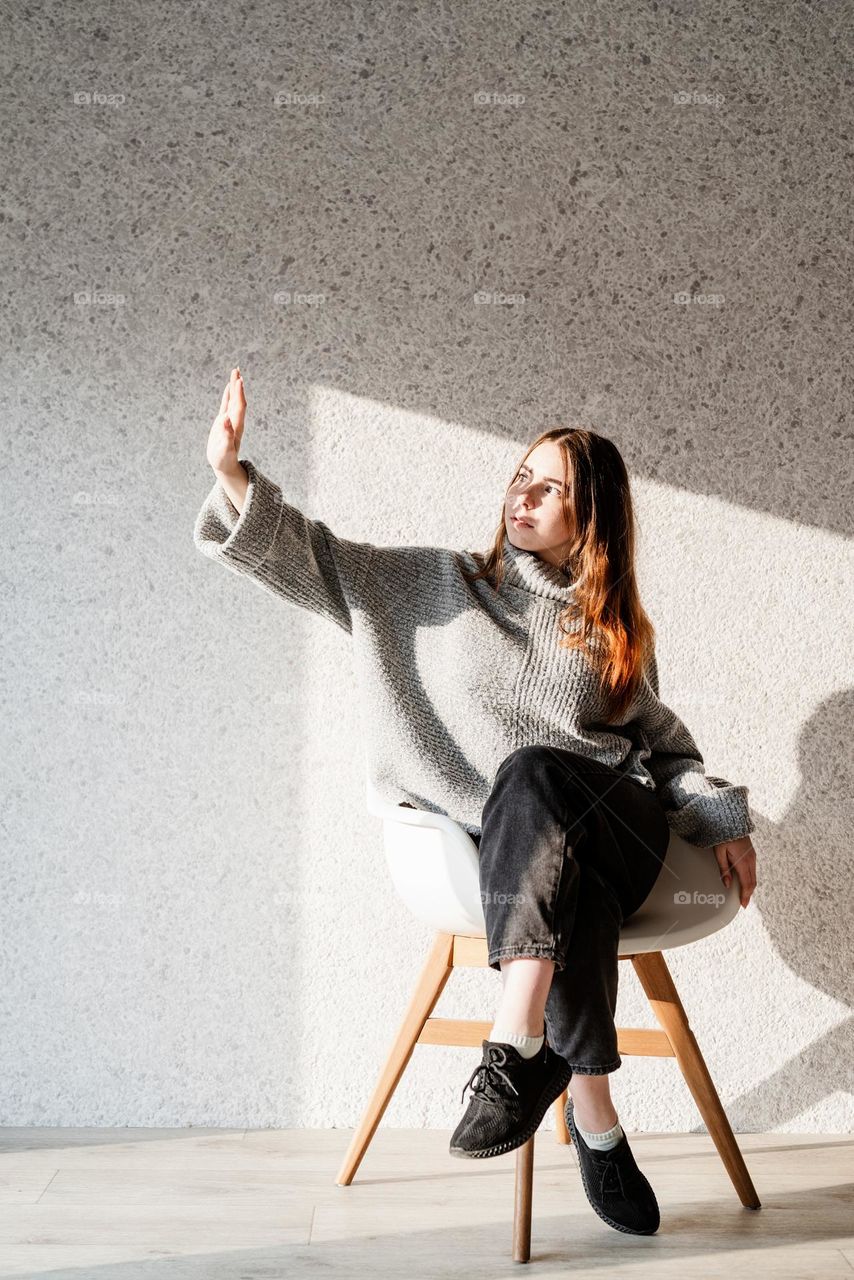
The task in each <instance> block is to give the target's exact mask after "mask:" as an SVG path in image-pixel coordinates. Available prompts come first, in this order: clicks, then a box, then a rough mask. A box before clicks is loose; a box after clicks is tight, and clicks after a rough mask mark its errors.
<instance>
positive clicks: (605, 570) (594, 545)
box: [194, 368, 756, 1234]
mask: <svg viewBox="0 0 854 1280" xmlns="http://www.w3.org/2000/svg"><path fill="white" fill-rule="evenodd" d="M245 414H246V396H245V390H244V386H243V379H242V377H241V374H240V370H239V368H235V369H234V370H232V374H231V377H230V379H229V382H228V383H227V384H226V387H225V390H224V391H223V396H222V401H221V404H220V410H219V413H218V415H217V417H216V418H215V420H214V422H213V425H212V427H211V430H210V436H209V439H208V447H207V459H208V462H209V463H210V465H211V467H212V468H213V471H214V475H215V477H216V482H215V484H214V486H213V488H212V490H211V492H210V493H209V494H208V497H207V498H206V499H205V502H204V504H203V506H202V509H201V510H200V512H199V515H198V517H197V520H196V524H195V529H194V540H195V543H196V546H197V547H198V548H199V550H200V551H202V552H203V553H204V554H205V555H207V556H210V557H211V558H212V559H214V560H217V561H219V562H220V563H221V564H223V565H225V566H226V567H227V568H229V569H231V570H232V571H234V572H236V573H241V574H245V575H248V576H249V577H251V578H252V579H253V580H254V581H255V582H256V583H257V584H258V585H259V586H261V587H262V588H263V589H264V590H265V591H267V592H269V593H271V594H272V595H274V596H276V597H277V598H279V599H280V600H284V601H286V602H288V603H290V604H294V605H298V606H300V607H303V608H307V609H309V610H311V611H312V612H314V613H317V614H319V615H321V616H324V617H326V618H328V619H329V620H330V621H333V622H335V623H336V624H337V625H338V626H340V627H341V628H342V629H343V630H345V631H346V632H347V633H348V634H349V635H350V636H351V637H352V640H353V657H354V667H355V670H356V674H357V677H358V693H359V696H360V698H361V705H362V714H363V717H364V727H365V741H366V750H367V757H368V764H369V768H370V775H371V778H372V781H373V783H374V785H375V786H376V787H377V789H378V791H379V792H380V793H381V794H382V795H384V796H385V797H386V798H388V799H390V800H393V801H394V802H396V803H398V804H407V805H410V806H413V805H414V806H415V807H419V808H423V809H427V810H429V811H431V812H439V813H444V814H448V815H449V816H450V817H452V818H453V819H455V820H456V821H457V822H459V823H460V825H462V826H463V827H465V828H466V830H468V831H469V833H470V834H471V836H472V838H473V839H474V840H475V842H476V843H478V846H479V865H480V883H481V892H482V897H483V908H484V916H485V920H486V931H487V944H488V959H489V964H490V967H492V968H494V969H497V970H499V971H500V973H501V977H502V998H501V1001H500V1004H499V1008H498V1012H497V1015H496V1018H495V1022H494V1024H493V1027H492V1030H491V1032H490V1038H489V1039H488V1040H484V1041H483V1045H482V1050H483V1052H482V1058H481V1062H480V1063H479V1064H478V1066H477V1067H476V1068H475V1070H474V1072H473V1073H472V1076H471V1077H470V1079H469V1081H467V1083H466V1085H465V1086H464V1087H463V1094H465V1089H466V1088H467V1087H469V1086H471V1089H472V1096H471V1099H470V1101H469V1105H468V1108H467V1110H466V1112H465V1114H464V1115H463V1117H462V1119H461V1121H460V1123H459V1125H458V1126H457V1128H456V1130H455V1131H454V1134H453V1136H452V1139H451V1145H450V1150H451V1153H452V1154H453V1155H457V1156H463V1157H467V1158H471V1157H476V1158H483V1157H489V1156H493V1155H498V1154H501V1153H504V1152H506V1151H510V1150H513V1149H514V1148H515V1147H518V1146H520V1145H521V1144H522V1143H523V1142H525V1141H527V1140H528V1138H530V1137H531V1135H532V1134H533V1133H534V1132H535V1131H536V1129H537V1127H538V1126H539V1124H540V1122H541V1121H542V1119H543V1116H544V1115H545V1112H546V1110H547V1109H548V1107H549V1106H550V1104H551V1103H552V1102H553V1101H554V1100H555V1099H556V1098H557V1097H558V1096H559V1095H560V1094H561V1093H562V1092H563V1090H564V1089H565V1088H567V1086H568V1088H569V1092H570V1095H571V1096H570V1098H569V1101H568V1102H567V1108H566V1118H567V1124H568V1125H569V1128H570V1132H571V1135H572V1138H573V1142H574V1144H575V1147H576V1151H577V1154H578V1159H579V1163H580V1166H581V1172H582V1180H583V1184H584V1189H585V1192H586V1194H587V1196H588V1199H589V1200H590V1203H591V1205H592V1207H593V1208H594V1209H595V1211H596V1212H597V1213H598V1214H599V1216H600V1217H601V1218H602V1219H603V1220H604V1221H605V1222H607V1223H608V1224H609V1225H610V1226H612V1227H614V1228H616V1229H617V1230H620V1231H629V1232H633V1233H637V1234H651V1233H652V1232H654V1231H656V1230H657V1228H658V1225H659V1210H658V1205H657V1202H656V1198H655V1195H654V1192H653V1191H652V1188H651V1187H650V1185H649V1183H648V1181H647V1180H646V1178H645V1177H644V1175H643V1174H642V1173H641V1172H640V1170H639V1169H638V1167H637V1164H636V1163H635V1161H634V1157H633V1155H632V1152H631V1150H630V1148H629V1144H628V1140H627V1138H626V1135H625V1134H624V1133H623V1130H622V1127H621V1126H620V1123H619V1118H618V1116H617V1113H616V1110H615V1108H614V1104H613V1101H612V1099H611V1094H610V1087H609V1075H610V1074H611V1073H612V1072H614V1071H615V1070H617V1069H618V1068H619V1067H620V1066H621V1060H620V1057H619V1055H618V1053H617V1037H616V1030H615V1026H614V1013H615V1009H616V995H617V971H618V962H617V953H618V942H619V933H620V928H621V925H622V923H623V921H624V920H625V919H627V918H628V917H629V916H630V915H631V914H632V913H633V912H634V911H636V910H637V909H638V908H639V907H640V906H641V904H642V903H643V902H644V900H645V899H646V897H647V896H648V894H649V892H650V890H651V889H652V886H653V884H654V883H655V879H656V877H657V875H658V872H659V871H660V869H661V865H662V860H663V858H664V854H665V852H666V849H667V843H668V839H669V833H670V830H671V829H672V830H675V831H676V832H678V833H679V834H680V835H682V836H683V838H685V839H686V840H688V841H689V842H691V843H692V844H695V845H697V846H699V847H701V848H709V847H712V848H713V849H714V854H715V857H716V859H717V862H718V865H719V867H720V870H721V875H722V879H723V882H724V884H725V885H726V886H729V884H730V881H731V876H732V874H733V873H734V874H735V875H736V876H737V877H738V880H739V886H740V896H741V904H742V906H745V907H746V906H747V904H748V902H749V900H750V897H751V894H752V892H753V889H754V887H755V883H756V876H755V851H754V849H753V846H752V843H751V841H750V838H749V833H750V832H751V831H753V830H754V829H755V826H754V823H753V821H752V818H751V815H750V811H749V808H748V804H747V788H746V787H744V786H734V785H732V784H730V783H728V782H727V781H726V780H725V779H722V778H713V777H709V776H707V775H706V773H705V771H704V767H703V758H702V756H701V754H700V752H699V750H698V749H697V745H696V743H695V742H694V739H693V738H692V737H691V734H690V733H689V732H688V730H687V728H686V727H685V725H684V724H683V722H682V721H681V720H680V719H679V717H678V716H677V715H676V714H675V713H674V712H673V711H671V710H670V708H669V707H667V706H666V705H665V704H664V703H663V702H662V701H661V699H660V698H659V688H658V671H657V666H656V658H655V643H654V636H655V633H654V628H653V626H652V623H651V621H650V619H649V618H648V616H647V614H646V613H645V611H644V609H643V607H642V605H641V603H640V599H639V596H638V591H637V585H636V580H635V569H634V543H635V533H634V516H633V508H632V500H631V494H630V488H629V480H628V476H627V473H626V469H625V465H624V463H623V460H622V457H621V456H620V453H619V451H618V450H617V448H616V447H615V445H614V444H613V443H612V442H611V441H609V440H607V439H606V438H604V437H602V436H599V435H597V434H596V433H595V432H592V431H584V430H580V429H574V428H565V429H564V428H556V429H554V430H552V431H547V432H545V433H544V434H543V435H541V436H540V437H539V438H538V439H537V440H536V441H534V443H533V444H532V445H531V446H530V447H529V449H528V451H527V453H526V454H525V457H524V458H523V460H522V463H521V464H520V466H519V467H518V468H517V470H516V472H515V474H514V476H513V479H512V481H511V483H510V485H509V487H508V489H507V491H506V493H505V495H504V499H503V508H502V515H501V520H500V522H499V525H498V528H497V530H496V535H495V538H494V541H493V544H492V547H491V549H490V551H489V553H488V554H486V555H482V554H480V553H478V552H469V551H458V550H449V549H445V548H442V547H422V546H415V547H407V546H405V547H385V546H376V545H374V544H372V543H368V542H355V541H352V540H349V539H345V538H340V537H338V536H336V535H335V534H334V533H333V532H332V530H330V529H329V527H328V526H327V525H326V524H324V523H323V522H322V521H319V520H310V519H308V518H307V517H306V516H304V515H303V514H302V513H301V512H300V511H299V510H298V509H297V508H296V507H295V506H293V505H292V504H291V503H289V502H287V501H286V499H285V498H284V496H283V494H282V491H281V489H280V488H279V486H278V485H276V484H275V483H274V482H273V481H272V480H270V479H269V478H268V477H267V476H265V475H264V473H263V472H261V471H259V470H258V468H257V467H256V466H255V465H254V463H252V462H251V461H249V460H247V459H243V461H242V462H241V461H239V460H238V457H239V451H240V444H241V440H242V436H243V430H244V422H245ZM685 910H690V904H689V905H688V906H686V907H685Z"/></svg>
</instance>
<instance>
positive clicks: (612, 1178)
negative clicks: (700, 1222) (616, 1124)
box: [564, 1098, 661, 1236]
mask: <svg viewBox="0 0 854 1280" xmlns="http://www.w3.org/2000/svg"><path fill="white" fill-rule="evenodd" d="M572 1111H573V1108H572V1098H569V1099H568V1100H567V1103H566V1106H565V1107H564V1117H565V1119H566V1127H567V1128H568V1129H569V1132H570V1136H571V1137H572V1141H573V1143H574V1145H575V1150H576V1154H577V1156H578V1164H579V1166H580V1168H581V1182H582V1185H583V1187H584V1191H585V1194H586V1196H587V1199H588V1200H589V1201H590V1203H591V1205H592V1206H593V1208H594V1209H595V1211H596V1212H597V1213H598V1214H599V1217H600V1218H601V1219H602V1221H603V1222H607V1224H608V1226H609V1227H614V1228H615V1229H616V1230H617V1231H628V1232H630V1233H631V1234H632V1235H636V1236H651V1235H654V1234H655V1232H656V1231H657V1230H658V1227H659V1223H660V1222H661V1217H660V1214H659V1211H658V1201H657V1200H656V1198H655V1192H654V1191H653V1189H652V1187H651V1186H650V1185H649V1183H648V1182H647V1180H646V1178H645V1177H644V1175H643V1174H642V1173H641V1171H640V1169H639V1168H638V1167H637V1164H636V1163H635V1158H634V1156H633V1155H632V1151H631V1148H630V1146H629V1140H628V1138H627V1137H626V1135H625V1134H623V1136H622V1138H620V1141H619V1142H618V1143H617V1145H616V1146H615V1147H612V1148H611V1150H610V1151H596V1150H595V1149H594V1148H593V1147H588V1145H587V1143H586V1142H585V1141H584V1139H583V1138H582V1137H581V1135H580V1134H579V1132H578V1130H577V1128H576V1126H575V1122H574V1120H573V1114H572Z"/></svg>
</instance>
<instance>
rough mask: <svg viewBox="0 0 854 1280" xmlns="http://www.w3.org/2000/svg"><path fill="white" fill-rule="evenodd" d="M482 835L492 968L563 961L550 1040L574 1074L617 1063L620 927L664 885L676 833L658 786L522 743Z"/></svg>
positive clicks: (494, 793) (499, 775) (486, 811)
mask: <svg viewBox="0 0 854 1280" xmlns="http://www.w3.org/2000/svg"><path fill="white" fill-rule="evenodd" d="M473 838H474V840H475V842H476V843H477V844H478V849H479V857H480V891H481V899H482V901H483V911H484V916H485V919H486V937H487V944H488V948H489V965H490V967H491V968H493V969H498V970H499V971H500V968H501V964H500V962H501V960H502V958H505V957H508V956H542V957H545V958H547V959H551V960H554V962H555V969H554V977H553V979H552V985H551V989H550V991H549V996H548V1000H547V1002H546V1012H545V1023H546V1037H547V1039H548V1042H549V1044H550V1045H551V1047H552V1048H553V1049H554V1050H555V1051H556V1052H557V1053H558V1054H560V1055H561V1057H563V1058H565V1059H566V1060H567V1062H568V1063H569V1064H570V1066H571V1067H572V1070H573V1071H574V1072H575V1073H576V1074H577V1075H605V1074H607V1073H608V1072H611V1071H616V1070H617V1068H618V1067H620V1066H621V1065H622V1059H621V1058H620V1055H619V1053H618V1052H617V1031H616V1027H615V1024H614V1014H615V1012H616V1006H617V972H618V959H617V953H618V947H619V938H620V926H621V924H622V922H623V921H624V920H626V919H627V918H628V917H629V916H630V915H631V914H632V912H634V911H637V909H638V907H640V906H641V905H642V903H643V902H644V900H645V899H646V897H647V896H648V894H649V892H650V890H651V889H652V887H653V885H654V884H655V881H656V879H657V877H658V873H659V872H660V870H661V867H662V865H663V862H664V856H665V854H666V852H667V845H668V841H669V838H670V828H669V825H668V822H667V818H666V816H665V813H664V810H663V808H662V807H661V804H660V802H659V800H658V797H657V796H656V794H655V792H654V791H653V790H652V789H651V788H647V787H645V786H644V784H643V783H641V782H638V781H637V780H636V779H634V778H630V777H629V776H628V775H627V774H625V773H622V772H620V771H619V770H617V769H613V768H611V766H610V765H606V764H600V763H599V761H597V760H591V759H589V758H588V757H587V756H582V755H579V754H577V753H576V752H574V751H565V750H562V749H561V748H554V747H544V746H537V745H533V746H525V747H519V748H517V750H515V751H511V753H510V755H508V756H506V757H505V758H504V760H502V762H501V764H500V765H499V766H498V770H497V772H496V775H495V781H494V783H493V786H492V790H491V791H490V794H489V796H488V797H487V800H486V804H485V805H484V807H483V814H482V819H481V833H480V836H479V837H478V836H474V837H473Z"/></svg>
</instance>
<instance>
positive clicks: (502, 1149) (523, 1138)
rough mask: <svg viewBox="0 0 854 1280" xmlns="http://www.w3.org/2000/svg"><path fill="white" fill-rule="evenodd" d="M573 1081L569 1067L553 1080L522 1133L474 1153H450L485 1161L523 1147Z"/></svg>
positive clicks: (461, 1150)
mask: <svg viewBox="0 0 854 1280" xmlns="http://www.w3.org/2000/svg"><path fill="white" fill-rule="evenodd" d="M571 1079H572V1068H571V1067H567V1068H566V1070H565V1071H561V1073H560V1076H559V1077H558V1079H557V1080H552V1081H550V1083H549V1084H548V1085H547V1086H546V1088H545V1089H544V1091H543V1093H542V1095H541V1097H540V1101H539V1102H538V1103H537V1110H536V1111H535V1112H534V1113H533V1115H532V1116H531V1119H530V1122H529V1124H528V1126H527V1128H526V1129H525V1130H523V1132H522V1133H518V1134H516V1136H515V1137H513V1138H505V1140H504V1141H503V1142H498V1143H496V1144H495V1145H494V1146H492V1147H481V1148H480V1149H479V1150H477V1151H472V1150H471V1149H467V1148H466V1147H449V1148H448V1153H449V1155H452V1156H457V1157H460V1158H462V1159H465V1160H485V1159H488V1158H489V1157H490V1156H503V1155H505V1154H506V1153H507V1152H508V1151H515V1150H516V1148H517V1147H522V1146H524V1145H525V1143H526V1142H527V1141H528V1140H529V1138H533V1136H534V1134H535V1133H536V1132H537V1130H538V1129H539V1127H540V1125H541V1124H542V1123H543V1117H544V1116H545V1114H546V1112H547V1111H548V1109H549V1107H550V1106H551V1105H552V1103H553V1102H554V1101H555V1100H556V1099H557V1098H559V1097H560V1095H561V1094H562V1093H563V1091H564V1089H565V1088H566V1086H567V1085H568V1084H569V1082H570V1080H571Z"/></svg>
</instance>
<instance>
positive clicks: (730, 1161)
mask: <svg viewBox="0 0 854 1280" xmlns="http://www.w3.org/2000/svg"><path fill="white" fill-rule="evenodd" d="M632 964H633V965H634V967H635V972H636V973H637V975H638V978H639V979H640V982H641V985H642V987H643V989H644V991H645V992H646V995H647V998H648V1000H649V1003H650V1005H651V1006H652V1010H653V1013H654V1014H655V1016H656V1018H658V1021H659V1022H660V1023H661V1026H662V1027H663V1029H664V1031H665V1032H666V1034H667V1037H668V1039H669V1040H670V1043H671V1045H672V1046H673V1052H674V1054H675V1055H676V1061H677V1062H678V1063H679V1067H680V1070H681V1071H682V1075H683V1076H684V1077H685V1083H686V1084H687V1085H688V1088H689V1089H690V1090H691V1093H692V1094H693V1096H694V1101H695V1102H696V1104H697V1107H698V1109H699V1112H700V1115H701V1116H702V1117H703V1120H704V1121H705V1124H706V1128H707V1129H708V1131H709V1134H710V1135H711V1138H712V1141H713V1142H714V1144H715V1146H716V1147H717V1149H718V1154H719V1155H720V1157H721V1160H723V1162H724V1167H725V1169H726V1171H727V1173H728V1174H729V1176H730V1178H731V1179H732V1184H733V1186H734V1187H735V1189H736V1191H737V1192H738V1197H739V1199H740V1200H741V1203H742V1204H743V1205H744V1206H745V1208H747V1209H758V1208H760V1200H759V1196H758V1195H757V1194H756V1188H755V1187H754V1185H753V1180H752V1179H751V1177H750V1174H749V1173H748V1172H747V1166H746V1164H745V1163H744V1157H743V1156H742V1154H741V1151H740V1150H739V1147H738V1143H737V1142H736V1140H735V1135H734V1134H733V1131H732V1129H731V1127H730V1123H729V1120H728V1119H727V1114H726V1112H725V1111H724V1109H723V1106H722V1105H721V1100H720V1098H719V1097H718V1091H717V1089H716V1088H715V1086H714V1084H713V1083H712V1077H711V1076H710V1075H709V1070H708V1067H707V1066H706V1063H705V1061H704V1060H703V1055H702V1054H701V1053H700V1046H699V1045H698V1044H697V1041H696V1038H695V1036H694V1033H693V1031H692V1030H691V1028H690V1026H689V1025H688V1017H687V1014H686V1013H685V1010H684V1008H683V1006H682V1001H681V1000H680V999H679V993H678V992H677V990H676V987H675V985H674V982H673V978H672V977H671V975H670V970H669V969H668V967H667V962H666V960H665V959H664V956H663V955H662V953H661V952H660V951H651V952H648V953H647V954H646V955H636V956H632Z"/></svg>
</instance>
